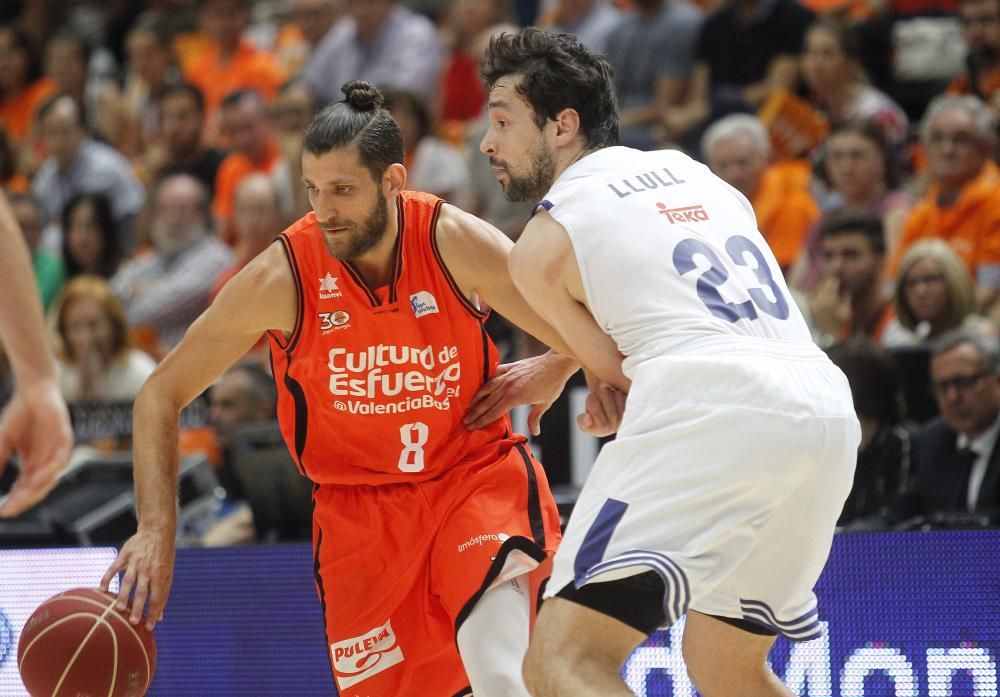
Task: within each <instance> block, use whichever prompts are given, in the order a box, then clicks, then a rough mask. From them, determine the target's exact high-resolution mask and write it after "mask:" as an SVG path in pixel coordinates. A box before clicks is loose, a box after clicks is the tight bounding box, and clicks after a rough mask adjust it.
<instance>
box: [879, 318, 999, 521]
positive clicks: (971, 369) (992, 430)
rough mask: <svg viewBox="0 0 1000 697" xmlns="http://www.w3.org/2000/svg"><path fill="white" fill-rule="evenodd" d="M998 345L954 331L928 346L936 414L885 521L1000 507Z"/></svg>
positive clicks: (918, 444)
mask: <svg viewBox="0 0 1000 697" xmlns="http://www.w3.org/2000/svg"><path fill="white" fill-rule="evenodd" d="M998 368H1000V350H998V344H997V340H996V339H995V338H994V337H989V336H983V335H981V334H978V333H976V332H973V331H969V330H956V331H954V332H951V333H949V334H946V335H945V336H943V337H941V339H940V340H939V341H938V342H937V343H936V344H935V345H934V347H933V349H932V351H931V384H932V387H933V389H934V395H935V397H936V398H937V402H938V406H939V408H940V410H941V416H940V417H939V418H937V419H934V420H933V421H931V422H929V423H928V424H927V425H926V426H924V428H923V429H921V431H920V433H919V434H918V435H917V437H916V439H915V441H914V444H913V460H914V469H915V470H916V476H915V477H914V478H913V479H911V481H910V484H909V485H908V486H907V488H906V491H904V492H903V493H902V494H901V495H900V496H899V497H897V498H896V499H895V500H894V501H893V502H892V503H890V505H889V506H888V507H887V508H886V509H885V510H883V512H882V518H883V520H884V521H885V522H886V523H889V524H895V523H900V522H902V521H904V520H907V519H909V518H913V517H915V516H928V515H933V514H936V513H951V512H962V513H984V514H989V513H997V512H1000V448H998V447H997V435H998V433H1000V371H998Z"/></svg>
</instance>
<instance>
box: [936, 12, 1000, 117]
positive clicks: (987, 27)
mask: <svg viewBox="0 0 1000 697" xmlns="http://www.w3.org/2000/svg"><path fill="white" fill-rule="evenodd" d="M958 19H959V21H960V22H961V23H962V35H963V36H964V37H965V46H966V51H967V52H966V56H965V74H964V75H960V76H959V77H957V78H955V80H954V81H953V82H952V83H951V85H949V86H948V91H949V92H951V93H953V94H972V95H975V96H977V97H979V98H980V99H982V100H983V101H984V102H986V103H987V104H988V105H989V106H990V108H991V109H992V110H993V114H994V116H995V117H996V118H998V119H1000V2H997V0H959V3H958Z"/></svg>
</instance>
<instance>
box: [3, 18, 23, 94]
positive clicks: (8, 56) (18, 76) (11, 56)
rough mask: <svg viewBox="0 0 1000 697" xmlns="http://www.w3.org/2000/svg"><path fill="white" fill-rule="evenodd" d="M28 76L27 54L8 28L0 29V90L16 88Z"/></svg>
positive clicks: (18, 87) (19, 86)
mask: <svg viewBox="0 0 1000 697" xmlns="http://www.w3.org/2000/svg"><path fill="white" fill-rule="evenodd" d="M27 77H28V56H26V55H25V54H24V51H22V50H21V47H20V46H18V45H17V41H16V40H15V39H14V34H13V32H11V31H10V30H9V29H0V90H2V91H4V92H6V91H7V90H16V89H20V88H21V87H22V86H24V81H25V80H26V79H27Z"/></svg>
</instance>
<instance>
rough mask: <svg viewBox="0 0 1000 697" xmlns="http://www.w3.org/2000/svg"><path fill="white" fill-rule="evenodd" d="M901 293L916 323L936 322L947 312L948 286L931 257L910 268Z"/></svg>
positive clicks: (940, 270) (942, 273)
mask: <svg viewBox="0 0 1000 697" xmlns="http://www.w3.org/2000/svg"><path fill="white" fill-rule="evenodd" d="M901 292H902V293H903V294H904V296H903V297H904V298H905V299H906V304H907V305H908V306H909V307H910V310H912V311H913V316H914V317H916V318H917V321H918V322H932V323H934V322H937V321H939V320H940V319H941V318H942V317H944V314H945V313H946V312H947V311H948V284H947V282H946V280H945V277H944V272H943V271H942V269H941V267H940V266H939V265H938V263H937V261H935V260H934V259H933V258H932V257H924V258H923V259H920V260H919V261H918V262H917V263H915V264H914V265H913V266H911V267H910V269H909V271H907V273H906V277H905V278H904V279H903V288H902V291H901Z"/></svg>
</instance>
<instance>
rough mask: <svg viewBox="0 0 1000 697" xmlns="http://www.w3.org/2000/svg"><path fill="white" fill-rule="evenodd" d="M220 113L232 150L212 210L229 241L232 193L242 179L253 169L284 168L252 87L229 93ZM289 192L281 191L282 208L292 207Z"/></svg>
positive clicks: (271, 170) (222, 169)
mask: <svg viewBox="0 0 1000 697" xmlns="http://www.w3.org/2000/svg"><path fill="white" fill-rule="evenodd" d="M221 116H222V130H223V132H224V133H225V135H226V138H227V139H228V140H229V145H230V148H231V150H230V153H229V154H228V155H226V158H225V159H224V160H223V161H222V164H221V165H219V172H218V174H217V175H216V178H215V197H214V199H213V200H212V212H213V213H214V214H215V216H216V217H217V218H218V220H219V223H220V225H221V226H222V227H221V228H220V229H221V230H222V231H223V239H225V240H227V241H228V240H231V239H232V229H231V228H230V225H231V224H232V215H233V193H234V192H235V191H236V187H237V186H239V183H240V180H241V179H243V177H245V176H247V175H248V174H251V173H253V172H260V173H262V174H266V175H268V176H274V175H275V173H276V172H277V171H278V170H279V169H280V168H281V167H282V156H281V150H279V149H278V143H277V140H276V139H275V136H274V127H273V125H272V124H271V120H270V118H269V115H268V112H267V108H266V107H265V105H264V101H263V100H262V99H261V97H260V95H259V94H257V93H256V92H254V91H253V90H243V91H240V92H233V93H232V94H230V95H228V96H227V97H226V98H225V100H224V101H223V102H222V109H221ZM290 193H291V192H288V191H285V192H281V194H282V211H285V212H290V210H291V207H292V204H291V201H290V200H289V198H288V195H289V194H290Z"/></svg>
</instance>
